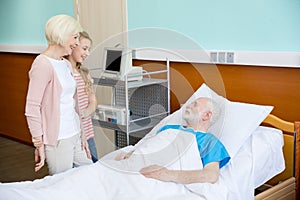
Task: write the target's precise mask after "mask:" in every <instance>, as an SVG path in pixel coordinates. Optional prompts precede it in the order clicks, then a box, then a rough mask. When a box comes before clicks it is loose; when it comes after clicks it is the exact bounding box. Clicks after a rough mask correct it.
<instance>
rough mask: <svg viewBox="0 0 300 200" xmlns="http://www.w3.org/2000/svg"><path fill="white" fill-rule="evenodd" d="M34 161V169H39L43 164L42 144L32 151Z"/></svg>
mask: <svg viewBox="0 0 300 200" xmlns="http://www.w3.org/2000/svg"><path fill="white" fill-rule="evenodd" d="M34 161H35V162H36V164H35V168H34V171H35V172H37V171H39V170H40V169H41V168H42V167H43V166H44V165H45V147H44V145H42V146H41V147H39V148H36V149H35V151H34Z"/></svg>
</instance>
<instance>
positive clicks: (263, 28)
mask: <svg viewBox="0 0 300 200" xmlns="http://www.w3.org/2000/svg"><path fill="white" fill-rule="evenodd" d="M127 2H128V30H134V29H141V28H150V27H151V28H158V29H160V28H161V29H166V30H171V31H175V32H177V33H178V34H182V35H183V36H184V37H187V38H190V39H191V40H194V41H195V42H196V43H197V44H198V45H199V46H201V47H202V49H206V50H239V51H244V50H245V51H280V52H282V51H286V52H300V37H299V35H300V12H299V10H300V1H299V0H263V1H262V0H252V1H249V0H248V1H246V0H242V1H241V0H230V1H223V0H211V1H207V0H186V1H182V0H164V1H161V0H152V1H148V0H127ZM149 37H152V38H155V37H157V35H152V36H151V35H149ZM173 39H174V38H171V39H169V40H168V41H163V42H164V43H163V45H164V46H159V47H164V48H191V46H184V45H185V44H180V43H178V40H173ZM147 40H148V41H149V42H148V43H147V42H146V41H144V40H143V41H140V42H137V41H135V40H134V38H132V40H131V41H130V42H131V43H130V44H131V45H132V46H134V47H135V46H139V45H145V43H146V44H147V45H148V44H149V45H154V46H155V45H160V43H153V42H152V40H151V38H147ZM155 47H156V46H155Z"/></svg>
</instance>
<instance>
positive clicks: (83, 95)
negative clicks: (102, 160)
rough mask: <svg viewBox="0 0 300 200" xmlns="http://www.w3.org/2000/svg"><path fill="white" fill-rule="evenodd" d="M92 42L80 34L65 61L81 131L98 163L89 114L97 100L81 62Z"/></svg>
mask: <svg viewBox="0 0 300 200" xmlns="http://www.w3.org/2000/svg"><path fill="white" fill-rule="evenodd" d="M91 44H92V40H91V38H90V37H89V35H88V33H87V32H80V35H79V45H78V46H76V47H75V48H74V50H73V51H72V54H71V55H69V56H67V59H68V60H69V61H70V62H71V64H72V66H73V75H74V78H75V80H76V82H77V96H78V100H79V101H78V104H79V110H80V113H81V124H82V131H83V134H85V137H86V139H87V141H88V144H89V150H90V152H91V156H92V160H93V162H97V161H98V154H97V148H96V144H95V140H94V127H93V124H92V119H91V114H92V113H93V112H94V111H95V110H96V108H97V99H96V95H95V93H94V90H93V79H92V77H91V76H90V74H89V71H88V69H87V68H84V67H82V62H83V61H84V60H85V59H86V58H87V57H88V56H89V54H90V52H89V51H90V48H91Z"/></svg>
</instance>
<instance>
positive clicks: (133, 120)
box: [93, 59, 170, 148]
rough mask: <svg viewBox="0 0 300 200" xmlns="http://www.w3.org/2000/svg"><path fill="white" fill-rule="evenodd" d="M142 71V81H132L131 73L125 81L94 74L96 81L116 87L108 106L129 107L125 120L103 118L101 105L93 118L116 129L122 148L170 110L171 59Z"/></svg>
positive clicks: (100, 124) (135, 140)
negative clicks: (157, 67)
mask: <svg viewBox="0 0 300 200" xmlns="http://www.w3.org/2000/svg"><path fill="white" fill-rule="evenodd" d="M142 75H143V78H142V80H139V81H128V80H129V78H131V77H129V76H126V77H125V78H124V81H122V80H114V79H108V78H103V77H99V78H98V77H93V78H94V84H96V85H98V86H105V87H112V91H113V100H112V102H111V105H108V106H111V107H112V108H116V107H118V108H125V111H126V112H124V115H125V123H122V124H121V123H118V122H116V121H118V120H116V121H114V122H112V121H110V120H108V119H106V118H103V116H100V115H101V113H100V111H99V109H98V110H97V111H96V115H95V116H96V117H95V118H94V119H93V123H94V125H96V126H100V127H104V128H108V129H112V130H114V131H115V133H116V146H117V147H118V148H121V147H124V146H127V145H129V144H134V143H136V142H137V141H138V140H139V139H140V138H142V137H143V136H144V135H145V134H146V133H147V132H148V131H149V130H151V129H152V128H153V127H154V126H155V125H156V124H158V123H159V122H160V121H161V120H162V119H163V118H165V117H166V116H167V115H169V114H170V81H169V80H170V77H169V60H168V59H167V60H166V65H165V68H164V69H160V70H155V71H151V72H146V71H143V74H142ZM132 76H134V75H132ZM157 77H158V78H157ZM106 106H107V105H106ZM131 139H132V140H133V141H132V142H131Z"/></svg>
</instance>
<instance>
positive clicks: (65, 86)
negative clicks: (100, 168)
mask: <svg viewBox="0 0 300 200" xmlns="http://www.w3.org/2000/svg"><path fill="white" fill-rule="evenodd" d="M80 31H82V28H81V26H80V24H79V23H78V22H77V21H76V20H75V19H74V18H72V17H70V16H67V15H56V16H53V17H51V18H50V19H49V20H48V21H47V23H46V27H45V32H46V38H47V41H48V47H47V49H46V50H45V51H44V52H43V53H41V54H40V55H38V56H37V57H36V58H35V60H34V61H33V63H32V66H31V69H30V71H29V79H30V81H29V86H28V93H27V98H26V111H25V115H26V118H27V123H28V126H29V130H30V133H31V135H32V141H33V143H34V146H35V147H36V150H35V157H36V162H37V164H36V167H35V171H38V170H39V169H40V168H42V167H43V166H44V162H45V159H46V162H47V164H48V169H49V174H56V173H60V172H63V171H66V170H68V169H70V168H73V166H80V165H86V164H90V163H92V161H91V160H90V159H89V158H88V157H90V154H89V151H88V147H87V144H86V139H85V137H82V136H84V135H81V126H80V118H79V114H78V102H77V96H76V81H75V80H74V78H73V75H72V66H71V64H70V63H69V61H67V60H66V59H64V57H65V56H67V55H70V54H71V53H72V51H73V49H74V48H75V47H76V46H77V45H78V43H79V41H78V39H79V32H80ZM85 151H86V152H87V153H86V152H85Z"/></svg>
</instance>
